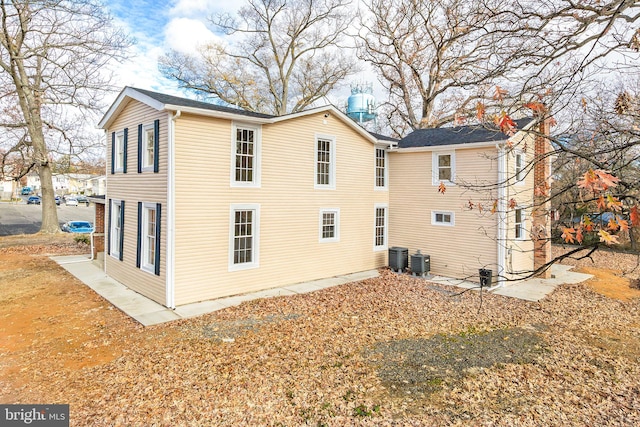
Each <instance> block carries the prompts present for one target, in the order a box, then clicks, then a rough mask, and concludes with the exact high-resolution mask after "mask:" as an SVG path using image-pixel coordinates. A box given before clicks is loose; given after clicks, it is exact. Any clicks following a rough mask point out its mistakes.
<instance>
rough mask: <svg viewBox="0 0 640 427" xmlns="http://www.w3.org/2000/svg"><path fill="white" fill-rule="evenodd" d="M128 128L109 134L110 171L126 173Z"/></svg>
mask: <svg viewBox="0 0 640 427" xmlns="http://www.w3.org/2000/svg"><path fill="white" fill-rule="evenodd" d="M128 131H129V130H128V129H124V130H123V131H120V132H113V133H112V134H111V173H115V172H123V173H127V137H128V133H129V132H128Z"/></svg>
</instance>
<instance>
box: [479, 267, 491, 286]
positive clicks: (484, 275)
mask: <svg viewBox="0 0 640 427" xmlns="http://www.w3.org/2000/svg"><path fill="white" fill-rule="evenodd" d="M478 272H479V273H480V287H481V288H490V287H491V276H493V270H489V269H487V268H481V269H480V270H478Z"/></svg>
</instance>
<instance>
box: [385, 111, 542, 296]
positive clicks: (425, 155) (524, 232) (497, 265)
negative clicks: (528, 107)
mask: <svg viewBox="0 0 640 427" xmlns="http://www.w3.org/2000/svg"><path fill="white" fill-rule="evenodd" d="M532 122H533V120H532V119H531V118H529V119H521V120H518V121H517V128H518V129H521V130H527V131H531V132H523V131H519V132H517V133H516V134H515V135H513V136H511V137H508V136H507V135H505V134H504V133H502V132H500V131H499V130H491V129H489V128H484V127H478V126H460V127H453V128H437V129H420V130H416V131H414V132H413V133H411V134H410V135H408V136H406V137H405V138H403V139H402V140H400V142H399V143H398V144H397V147H396V148H394V149H392V150H390V152H389V170H390V182H389V185H390V189H389V192H390V196H389V211H390V215H389V242H390V244H391V245H397V246H400V247H406V248H408V249H409V252H410V253H414V252H415V251H416V250H418V249H419V250H420V251H421V252H422V253H423V254H428V255H429V256H430V263H431V272H432V273H434V274H437V275H442V276H446V277H451V278H456V279H471V280H474V281H478V279H479V269H480V268H484V269H489V270H491V271H492V275H493V278H494V283H493V285H495V284H496V281H495V280H496V277H499V278H500V281H502V280H504V279H507V280H510V279H519V278H523V277H525V276H528V275H530V274H531V272H532V271H533V270H535V269H538V268H539V267H541V266H542V265H543V264H544V263H546V262H548V261H549V260H550V253H549V252H548V251H549V250H550V243H547V244H546V245H542V244H541V247H539V248H534V242H533V240H532V238H531V232H532V231H536V232H537V233H538V234H539V235H540V237H541V240H540V243H542V242H546V238H548V237H549V230H548V219H547V218H546V212H544V208H545V207H548V206H544V199H545V197H544V195H543V194H542V195H541V197H540V200H539V201H534V193H535V192H534V187H538V191H539V192H543V191H545V190H544V188H548V187H545V182H546V181H545V179H546V178H547V177H549V159H548V158H546V157H539V158H540V159H542V158H545V160H544V161H540V162H538V164H539V165H540V166H541V167H543V168H546V169H545V171H546V172H544V173H538V178H537V179H538V183H535V182H534V181H535V180H536V178H535V175H536V173H534V171H533V170H532V169H531V161H532V160H533V158H534V156H536V155H542V156H544V155H543V154H542V151H543V150H544V151H545V152H547V151H548V150H547V145H548V142H547V140H546V139H545V138H540V137H536V136H534V135H541V133H540V132H539V129H529V126H531V124H532ZM543 126H546V124H545V125H543ZM542 132H544V133H545V134H546V133H547V132H548V129H542ZM536 150H538V151H539V153H538V154H536ZM537 172H540V171H537ZM441 183H443V184H444V192H439V191H438V189H439V186H440V184H441ZM536 206H538V207H539V208H540V209H536V208H535V207H536ZM536 257H537V258H538V260H537V261H536ZM498 284H500V283H498Z"/></svg>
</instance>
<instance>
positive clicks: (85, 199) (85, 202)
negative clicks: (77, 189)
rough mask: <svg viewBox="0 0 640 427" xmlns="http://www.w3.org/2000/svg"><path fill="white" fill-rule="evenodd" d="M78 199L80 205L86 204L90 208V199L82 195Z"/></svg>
mask: <svg viewBox="0 0 640 427" xmlns="http://www.w3.org/2000/svg"><path fill="white" fill-rule="evenodd" d="M76 199H77V200H78V204H80V203H84V204H85V205H87V206H89V199H87V196H83V195H82V194H81V195H79V196H78V197H76Z"/></svg>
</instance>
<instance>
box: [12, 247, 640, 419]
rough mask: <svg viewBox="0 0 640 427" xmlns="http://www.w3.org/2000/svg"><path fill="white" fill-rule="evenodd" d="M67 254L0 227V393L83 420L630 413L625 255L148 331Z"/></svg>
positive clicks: (632, 297) (297, 301) (405, 284)
mask: <svg viewBox="0 0 640 427" xmlns="http://www.w3.org/2000/svg"><path fill="white" fill-rule="evenodd" d="M555 251H556V253H558V252H557V251H562V249H561V248H556V249H555ZM81 253H88V247H87V246H86V245H84V244H82V243H76V242H75V241H74V240H73V238H72V236H69V235H60V236H56V237H54V238H51V237H48V236H38V235H30V236H13V237H6V238H0V304H1V307H2V309H1V311H0V402H1V403H69V404H70V405H71V421H72V423H71V425H82V426H84V425H122V426H134V425H141V426H142V425H145V426H146V425H159V426H165V425H166V426H169V425H185V426H187V425H189V426H194V425H234V426H235V425H249V426H251V425H283V426H297V425H316V426H323V425H326V426H330V425H335V426H342V425H394V426H396V425H398V426H400V425H407V426H418V425H504V426H507V425H508V426H513V425H532V426H535V425H629V426H632V425H638V423H640V380H638V378H640V311H639V310H638V308H639V302H640V290H637V289H631V288H630V281H629V280H630V278H631V279H633V278H635V277H638V276H637V273H638V271H637V268H634V263H635V262H636V259H637V257H636V256H635V255H624V256H621V255H619V254H613V253H608V252H599V253H597V254H594V256H592V257H591V258H590V259H584V260H567V261H566V263H572V264H574V265H576V268H577V269H579V270H578V271H583V272H586V273H589V274H593V275H594V276H595V277H594V278H593V279H591V280H589V281H587V282H586V283H584V284H579V285H571V286H568V287H561V289H559V290H557V291H556V292H555V293H554V294H552V295H551V296H549V297H547V298H545V300H543V301H542V302H540V303H530V302H523V301H519V300H513V299H509V298H504V297H499V296H497V295H484V297H483V298H484V300H483V301H482V305H480V304H479V302H480V300H479V298H480V296H479V295H478V293H466V294H464V295H462V296H458V297H455V298H452V297H451V296H450V295H451V293H450V292H449V290H448V289H447V288H443V287H439V286H435V285H434V286H427V287H425V284H424V282H423V281H420V280H419V279H415V278H411V277H404V276H397V275H395V274H393V273H389V272H384V273H383V275H382V276H381V278H380V279H373V280H368V281H363V282H358V283H354V284H349V285H344V286H340V287H336V288H331V289H328V290H324V291H319V292H315V293H312V294H308V295H301V296H295V297H286V298H273V299H267V300H258V301H253V302H250V303H245V304H242V305H241V306H239V307H233V308H231V309H227V310H222V311H220V312H216V313H213V314H211V315H206V316H201V317H199V318H196V319H190V320H184V321H178V322H172V323H169V324H165V325H158V326H154V327H148V328H144V327H142V326H140V325H139V324H137V323H136V322H135V321H133V320H131V319H130V318H128V317H127V316H125V315H124V314H122V313H121V312H120V311H119V310H117V309H115V308H114V307H112V306H111V305H110V304H109V303H108V302H106V301H105V300H103V299H102V298H101V297H100V296H98V295H97V294H95V293H94V292H93V291H91V290H90V289H89V288H87V287H86V286H85V285H83V284H82V283H80V282H79V281H78V280H77V279H75V278H74V277H72V276H70V275H69V274H68V273H67V272H66V271H65V270H63V269H62V268H60V267H59V266H57V264H55V263H54V262H53V261H51V260H50V259H49V256H51V255H59V254H81ZM636 264H637V263H636ZM623 274H626V275H627V277H622V275H623ZM479 307H482V309H481V310H480V309H479ZM438 355H439V356H438ZM489 355H490V356H491V357H489ZM97 420H98V421H97Z"/></svg>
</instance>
